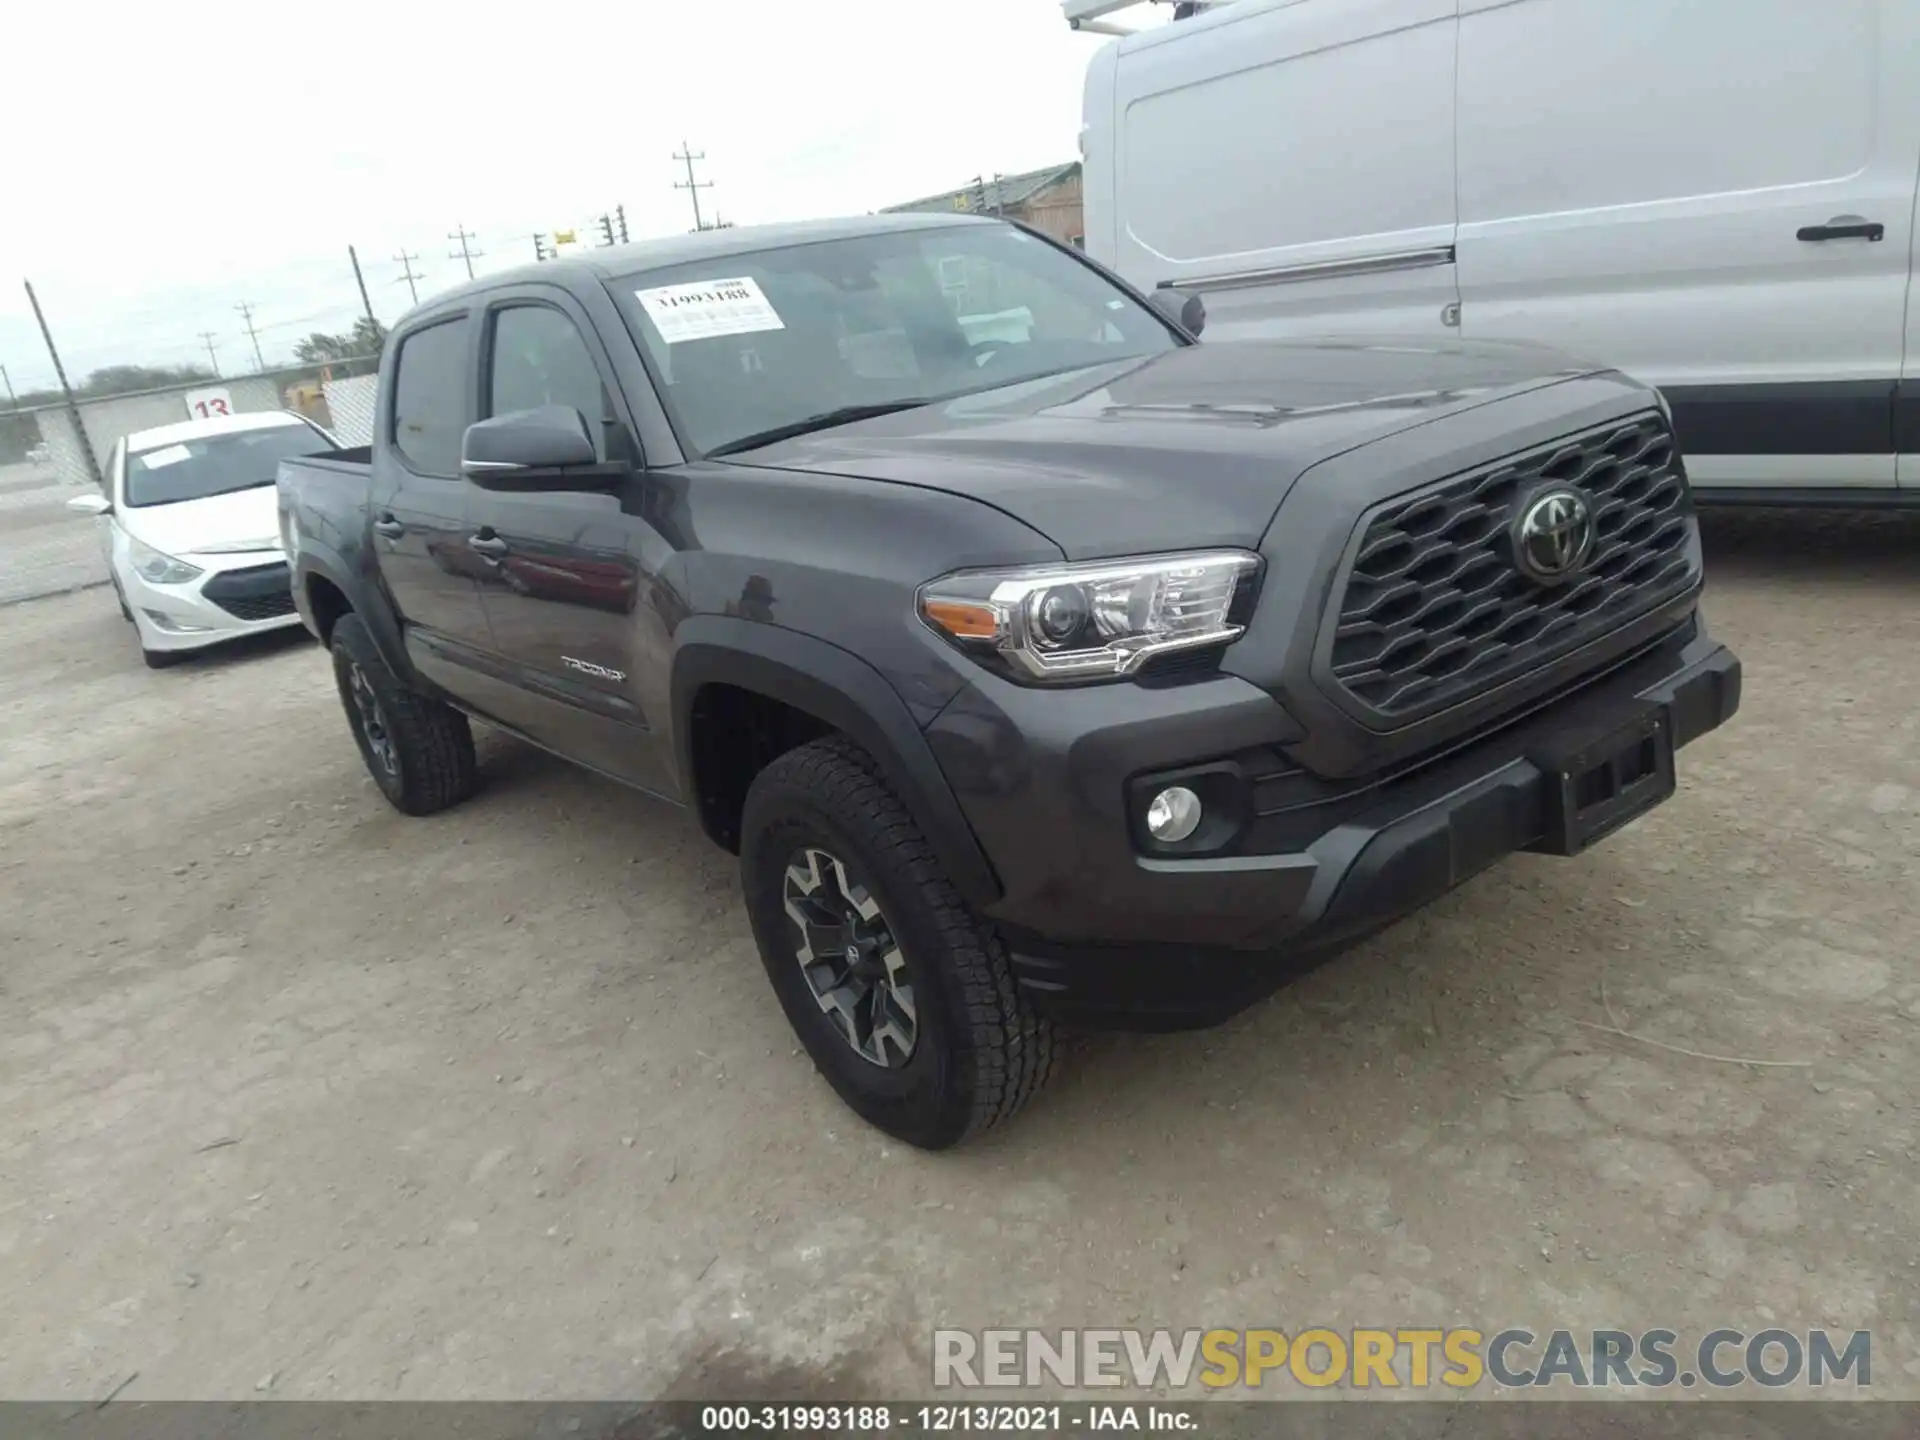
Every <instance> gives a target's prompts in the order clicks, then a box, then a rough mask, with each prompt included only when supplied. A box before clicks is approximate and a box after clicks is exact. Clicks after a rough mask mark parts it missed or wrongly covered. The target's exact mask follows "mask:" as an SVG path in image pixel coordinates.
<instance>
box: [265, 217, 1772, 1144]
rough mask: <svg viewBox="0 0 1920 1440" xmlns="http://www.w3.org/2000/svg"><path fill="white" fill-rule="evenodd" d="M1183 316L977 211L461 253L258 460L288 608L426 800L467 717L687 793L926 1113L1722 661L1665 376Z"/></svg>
mask: <svg viewBox="0 0 1920 1440" xmlns="http://www.w3.org/2000/svg"><path fill="white" fill-rule="evenodd" d="M1204 320H1205V315H1204V307H1203V306H1202V304H1201V302H1200V300H1199V298H1198V297H1193V296H1186V297H1183V296H1180V295H1177V294H1175V293H1172V292H1161V293H1158V294H1156V295H1155V296H1153V297H1152V298H1151V299H1149V298H1148V297H1146V296H1143V295H1142V294H1140V293H1139V292H1137V291H1135V290H1133V289H1132V288H1130V287H1129V286H1127V285H1126V284H1124V283H1123V282H1121V281H1120V280H1118V279H1117V278H1116V277H1114V276H1113V275H1111V274H1110V273H1108V272H1107V271H1105V270H1103V269H1102V268H1101V267H1100V266H1098V265H1097V264H1094V263H1092V262H1091V261H1089V260H1088V259H1087V258H1086V257H1085V256H1084V255H1081V254H1079V253H1077V252H1076V251H1074V250H1073V249H1071V248H1070V247H1067V246H1063V245H1058V244H1055V243H1053V242H1052V241H1050V240H1048V239H1046V238H1045V237H1043V236H1040V235H1038V234H1035V233H1033V232H1030V231H1028V230H1026V229H1024V228H1022V227H1019V226H1017V225H1013V224H1009V223H1006V222H1002V221H993V220H985V219H976V218H971V217H930V216H883V217H869V218H865V219H859V220H850V221H835V222H818V223H809V224H802V225H792V226H782V227H775V228H768V229H761V230H750V229H733V230H724V231H709V232H703V233H699V234H695V235H691V236H687V237H683V238H675V239H667V240H661V241H657V242H651V243H647V244H642V245H635V246H628V247H621V248H618V249H609V250H605V251H601V252H597V253H595V254H593V255H591V256H582V257H576V258H569V259H565V260H560V261H555V262H551V263H546V264H541V265H538V266H533V267H529V268H527V269H524V270H519V271H515V272H511V273H506V274H500V275H494V276H488V277H486V278H485V279H482V280H479V281H475V282H474V283H472V284H469V285H466V286H463V287H461V288H459V289H457V290H454V291H451V292H449V293H447V294H445V295H443V296H440V297H438V298H435V299H433V300H431V301H429V302H427V303H426V304H423V305H421V306H420V307H418V308H417V309H415V310H414V311H412V312H411V313H410V314H408V315H407V316H406V317H405V318H404V319H403V321H402V322H401V323H400V324H399V325H398V326H397V327H396V328H395V330H394V331H393V333H392V336H391V337H390V339H389V341H388V344H387V347H386V351H385V354H384V357H383V360H382V364H381V371H380V380H379V394H378V402H377V414H376V418H375V429H374V436H373V443H372V445H371V446H370V447H369V448H366V449H363V450H358V451H341V452H338V453H335V454H332V455H328V456H322V457H320V458H315V459H300V460H288V461H286V462H284V463H283V464H282V466H281V468H280V472H279V482H278V483H279V495H280V522H281V529H282V538H283V540H284V543H285V548H286V551H287V554H288V555H289V556H290V557H291V559H292V566H293V589H294V594H295V597H296V600H297V604H298V606H299V610H300V614H301V615H302V617H303V618H304V620H305V622H306V624H307V626H308V627H309V628H310V629H311V630H312V631H313V633H314V634H315V635H316V636H318V637H319V638H320V640H321V641H322V642H323V643H324V644H325V645H326V646H327V647H328V648H329V649H330V651H331V655H332V663H333V667H334V671H335V674H336V677H337V680H338V685H339V691H340V695H341V699H342V702H343V705H344V709H345V712H346V717H347V721H348V724H349V726H350V727H351V730H352V733H353V738H354V740H355V741H356V742H357V744H358V747H359V750H360V752H361V755H362V757H363V758H364V760H365V762H366V765H367V768H368V770H369V771H370V772H371V773H372V775H373V778H374V780H375V781H376V782H377V783H378V785H379V787H380V789H381V790H382V791H383V792H384V793H385V795H386V797H387V799H388V800H390V801H391V802H392V803H393V804H394V805H395V806H397V807H398V808H400V809H401V810H403V811H405V812H407V813H408V814H414V815H424V814H427V813H429V812H432V811H437V810H440V809H443V808H445V807H447V806H449V805H452V804H454V803H456V802H457V801H459V800H461V799H462V798H464V797H465V796H466V795H468V794H469V793H470V792H471V791H472V790H473V788H474V786H475V783H476V779H477V776H476V768H475V761H474V749H473V741H472V736H471V732H470V730H469V720H470V719H473V720H480V721H483V722H485V723H487V724H489V725H493V726H497V727H499V728H501V729H503V730H505V731H508V732H510V733H512V734H515V735H518V736H521V737H523V738H524V739H526V740H528V741H531V742H532V743H534V744H536V745H540V746H543V747H545V748H547V749H549V750H552V751H554V752H555V753H557V754H559V755H562V756H564V757H566V758H567V759H569V760H572V761H575V762H577V763H579V764H581V765H584V766H587V767H588V768H590V769H592V770H595V771H597V772H599V773H600V774H603V775H605V776H607V777H609V778H611V779H614V780H618V781H620V782H623V783H624V784H627V785H630V786H633V787H635V788H637V789H640V790H643V791H647V792H650V793H652V794H654V795H656V796H659V797H661V798H662V799H665V800H668V801H671V802H674V803H677V804H679V805H681V806H684V807H685V808H687V809H689V810H691V811H692V812H693V814H694V816H695V817H696V818H697V820H698V823H699V824H700V826H701V828H702V829H703V830H704V831H705V832H706V833H707V835H709V836H710V837H711V838H712V839H713V840H714V841H715V842H717V843H718V844H720V845H722V846H724V847H726V848H727V849H728V850H730V851H733V852H735V853H736V854H737V855H738V856H739V862H740V874H741V884H742V890H743V892H744V897H745V903H746V909H747V914H748V919H749V921H750V924H751V926H752V930H753V934H754V937H755V940H756V942H757V944H758V947H759V951H760V956H761V959H762V961H763V962H764V964H765V966H766V971H767V975H768V978H769V979H770V981H771V982H772V987H773V991H774V994H775V995H776V996H777V997H778V998H779V1001H780V1003H781V1005H782V1006H783V1008H784V1009H785V1011H786V1013H787V1016H788V1019H789V1020H790V1021H791V1023H792V1025H793V1027H794V1029H795V1030H796V1032H797V1033H798V1035H799V1037H800V1039H801V1041H802V1042H803V1043H804V1044H805V1046H806V1048H807V1051H808V1053H809V1054H810V1055H811V1057H812V1059H813V1062H814V1064H815V1065H816V1066H817V1067H818V1068H819V1069H820V1071H821V1072H822V1073H823V1074H824V1075H825V1076H826V1078H827V1079H828V1081H829V1082H830V1083H831V1084H832V1085H833V1087H834V1089H835V1090H836V1091H837V1092H838V1093H839V1094H840V1095H841V1097H842V1098H843V1099H844V1100H845V1101H846V1102H847V1103H848V1104H849V1105H850V1106H852V1108H853V1109H854V1110H856V1111H857V1112H858V1113H859V1114H861V1115H862V1116H864V1117H865V1118H866V1119H867V1120H869V1121H871V1122H872V1123H873V1124H875V1125H877V1126H879V1127H881V1128H882V1129H884V1130H886V1131H888V1132H890V1133H892V1134H894V1135H896V1136H899V1137H901V1138H902V1139H905V1140H907V1141H910V1142H912V1143H913V1144H916V1145H921V1146H927V1147H940V1146H945V1145H950V1144H953V1143H954V1142H956V1141H959V1140H962V1139H964V1138H966V1137H967V1136H969V1135H972V1134H974V1133H976V1132H978V1131H980V1130H982V1129H984V1128H985V1127H987V1126H989V1125H992V1124H993V1123H995V1122H996V1121H999V1120H1002V1119H1005V1118H1006V1117H1007V1116H1009V1115H1011V1114H1012V1113H1013V1112H1014V1111H1016V1110H1017V1109H1018V1108H1019V1107H1020V1106H1021V1105H1023V1104H1024V1103H1025V1102H1026V1101H1027V1100H1028V1099H1029V1098H1030V1097H1031V1096H1032V1095H1033V1094H1034V1093H1035V1091H1036V1090H1037V1089H1038V1088H1039V1087H1040V1085H1041V1084H1042V1082H1043V1081H1044V1080H1045V1079H1046V1077H1047V1074H1048V1072H1049V1070H1050V1069H1051V1068H1052V1066H1053V1063H1054V1059H1055V1054H1056V1033H1057V1032H1056V1028H1055V1027H1056V1026H1058V1025H1061V1024H1062V1023H1072V1022H1080V1023H1096V1024H1107V1025H1120V1026H1133V1027H1158V1028H1178V1027H1185V1026H1195V1025H1203V1024H1209V1023H1213V1022H1215V1021H1218V1020H1220V1019H1222V1018H1224V1017H1225V1016H1227V1015H1230V1014H1232V1013H1233V1012H1234V1011H1236V1010H1237V1009H1240V1008H1242V1007H1244V1006H1246V1005H1247V1004H1249V1003H1251V1002H1252V1001H1253V1000H1255V999H1257V998H1258V997H1259V996H1261V995H1262V994H1264V993H1266V992H1267V991H1269V990H1271V989H1272V988H1273V987H1274V986H1275V985H1276V984H1278V983H1279V982H1280V980H1281V979H1282V977H1283V976H1285V975H1286V974H1288V973H1290V972H1291V971H1292V970H1294V969H1296V968H1298V966H1299V964H1300V963H1301V962H1302V961H1303V960H1317V958H1318V957H1321V956H1324V955H1326V954H1328V953H1330V952H1331V951H1332V950H1334V949H1337V948H1338V947H1340V946H1342V945H1344V944H1346V943H1348V942H1350V941H1352V940H1353V939H1355V938H1356V937H1359V936H1361V935H1364V934H1366V933H1368V932H1371V931H1373V930H1375V929H1377V928H1379V927H1380V926H1382V925H1384V924H1385V923H1387V922H1388V921H1390V920H1392V919H1393V918H1395V917H1396V916H1399V915H1402V914H1404V913H1406V912H1407V911H1409V910H1411V909H1413V908H1415V907H1417V906H1419V905H1422V904H1424V903H1425V902H1427V901H1429V900H1432V899H1433V898H1434V897H1436V896H1438V895H1441V894H1443V893H1444V892H1445V891H1447V890H1448V889H1449V888H1451V887H1453V886H1455V885H1458V884H1460V883H1461V882H1462V881H1463V880H1465V879H1466V878H1467V877H1469V876H1471V875H1473V874H1474V873H1475V872H1477V871H1479V870H1481V869H1483V868H1485V867H1486V866H1488V865H1490V864H1492V863H1493V862H1494V861H1496V860H1498V859H1500V858H1501V857H1502V856H1505V855H1508V854H1510V853H1512V852H1514V851H1521V850H1531V851H1536V852H1544V853H1548V854H1555V855H1573V854H1576V853H1577V852H1579V851H1581V850H1583V849H1585V848H1586V847H1588V846H1590V845H1592V844H1594V843H1595V842H1596V841H1598V840H1600V839H1601V838H1602V837H1604V836H1606V835H1608V834H1610V833H1611V832H1613V831H1614V830H1616V829H1618V828H1619V827H1620V826H1621V825H1623V824H1625V823H1627V822H1628V821H1630V820H1632V819H1633V818H1634V817H1636V816H1637V815H1640V814H1642V813H1644V812H1645V811H1646V810H1647V809H1649V808H1650V807H1652V806H1654V805H1657V804H1659V803H1660V802H1661V801H1662V800H1664V799H1666V798H1667V797H1668V796H1669V795H1671V794H1672V792H1673V787H1674V752H1675V751H1676V750H1677V749H1679V748H1680V747H1681V746H1683V745H1685V744H1686V743H1688V742H1689V741H1691V740H1693V739H1695V738H1696V737H1698V736H1699V735H1701V734H1703V733H1705V732H1706V731H1708V730H1711V729H1713V728H1714V727H1715V726H1717V725H1719V724H1720V723H1721V722H1722V721H1724V720H1726V719H1727V717H1728V716H1730V715H1731V714H1732V713H1733V712H1734V709H1735V707H1736V705H1737V704H1738V702H1739V694H1740V667H1739V662H1738V661H1737V660H1736V659H1735V658H1734V656H1733V655H1732V654H1730V653H1729V652H1728V651H1727V650H1726V649H1725V648H1724V647H1722V646H1721V645H1719V644H1717V643H1716V642H1715V641H1714V640H1713V639H1711V638H1710V637H1709V635H1708V633H1707V630H1706V626H1705V624H1704V622H1703V620H1702V618H1701V615H1700V611H1699V598H1700V592H1701V578H1702V577H1701V552H1700V542H1699V534H1698V529H1697V526H1696V523H1695V519H1694V514H1693V508H1692V502H1691V499H1690V497H1689V494H1688V489H1687V480H1686V475H1685V472H1684V469H1683V467H1682V462H1681V457H1680V455H1679V453H1678V452H1677V450H1676V448H1675V445H1674V439H1673V432H1672V427H1671V425H1670V423H1669V418H1668V415H1667V413H1666V410H1665V408H1664V406H1663V405H1662V402H1661V400H1660V397H1659V396H1658V395H1657V394H1656V393H1655V392H1654V391H1652V390H1650V389H1648V388H1646V387H1645V386H1643V385H1640V384H1637V383H1635V382H1634V381H1632V380H1631V379H1628V378H1626V377H1625V376H1622V375H1620V374H1618V373H1616V372H1614V371H1611V370H1608V369H1605V368H1603V367H1599V366H1595V365H1590V364H1582V363H1578V362H1575V361H1572V360H1568V359H1566V358H1564V357H1561V356H1559V355H1556V354H1554V353H1552V352H1548V351H1543V350H1539V349H1535V348H1531V347H1520V346H1476V345H1472V344H1468V343H1429V342H1424V341H1421V342H1408V341H1388V340H1380V341H1373V340H1363V339H1342V340H1335V341H1327V342H1324V343H1317V344H1301V343H1287V344H1265V343H1246V344H1227V343H1201V342H1200V341H1199V340H1198V333H1199V331H1200V329H1201V327H1202V325H1203V324H1204Z"/></svg>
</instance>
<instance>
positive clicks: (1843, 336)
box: [1458, 0, 1920, 488]
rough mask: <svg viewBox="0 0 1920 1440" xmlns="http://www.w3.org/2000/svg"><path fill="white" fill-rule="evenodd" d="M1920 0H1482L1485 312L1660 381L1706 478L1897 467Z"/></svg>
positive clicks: (1463, 230) (1726, 481)
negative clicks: (1898, 386)
mask: <svg viewBox="0 0 1920 1440" xmlns="http://www.w3.org/2000/svg"><path fill="white" fill-rule="evenodd" d="M1916 54H1920V5H1916V4H1914V3H1913V0H1821V3H1812V0H1462V3H1461V21H1460V81H1459V105H1458V111H1459V183H1460V235H1459V272H1460V298H1461V330H1462V332H1463V333H1464V334H1465V335H1467V336H1469V337H1489V336H1491V337H1498V338H1516V339H1528V340H1538V341H1543V342H1546V343H1548V344H1552V345H1555V346H1559V347H1561V348H1564V349H1566V350H1569V351H1572V352H1574V353H1575V354H1578V355H1580V356H1583V357H1585V358H1589V359H1593V360H1597V361H1600V362H1603V363H1606V364H1610V365H1615V366H1618V367H1619V368H1621V369H1623V370H1625V371H1627V372H1629V373H1630V374H1633V375H1635V376H1637V377H1638V378H1640V379H1642V380H1646V381H1649V382H1651V383H1653V384H1655V385H1658V386H1659V387H1660V388H1661V389H1662V390H1663V391H1664V392H1665V393H1666V395H1667V397H1668V399H1669V401H1670V402H1671V403H1672V405H1673V409H1674V418H1675V421H1676V424H1677V427H1678V430H1679V436H1680V440H1681V444H1682V446H1683V448H1684V449H1685V450H1686V452H1687V461H1688V467H1689V470H1690V473H1691V474H1692V476H1693V478H1694V480H1695V482H1696V483H1697V484H1698V485H1700V486H1701V487H1702V488H1707V487H1711V486H1730V487H1740V488H1748V487H1817V488H1828V487H1834V486H1850V487H1876V488H1886V487H1890V486H1892V485H1893V484H1894V477H1895V462H1894V448H1895V447H1894V437H1893V416H1894V389H1895V386H1896V384H1897V382H1898V380H1899V377H1900V374H1901V361H1902V350H1903V348H1904V338H1905V337H1904V333H1903V332H1904V328H1905V326H1904V314H1905V308H1906V293H1907V277H1908V269H1909V255H1910V250H1911V243H1912V237H1913V212H1914V187H1915V177H1916V173H1917V172H1920V100H1917V99H1916V94H1915V85H1916V81H1920V72H1916V71H1915V70H1914V57H1915V55H1916Z"/></svg>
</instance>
